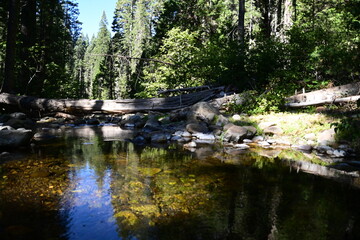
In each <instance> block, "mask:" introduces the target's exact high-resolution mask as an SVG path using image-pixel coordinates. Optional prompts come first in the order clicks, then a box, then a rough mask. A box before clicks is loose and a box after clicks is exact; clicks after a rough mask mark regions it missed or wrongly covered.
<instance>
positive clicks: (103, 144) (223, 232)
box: [0, 126, 360, 240]
mask: <svg viewBox="0 0 360 240" xmlns="http://www.w3.org/2000/svg"><path fill="white" fill-rule="evenodd" d="M108 128H109V129H107V130H106V131H105V130H104V129H105V128H101V127H97V128H89V127H84V128H78V129H73V130H71V131H65V132H62V133H61V134H59V136H58V138H57V139H56V140H54V141H53V142H51V143H46V144H45V143H44V144H42V145H39V146H37V147H35V148H33V149H31V150H23V151H22V152H21V153H20V154H17V155H14V156H12V157H11V158H10V159H8V160H6V161H3V162H2V163H1V165H0V238H1V239H30V240H31V239H48V240H50V239H51V240H53V239H69V240H75V239H94V240H97V239H107V240H111V239H360V236H359V235H360V208H359V206H358V205H359V204H358V202H359V199H360V188H359V186H358V185H359V183H358V182H359V181H358V178H357V177H355V175H354V176H351V175H345V176H343V175H342V174H341V173H339V172H335V173H334V170H333V169H330V168H327V167H324V166H318V165H314V166H318V168H319V169H320V170H319V171H321V173H322V174H319V173H316V171H313V172H311V173H310V172H309V171H306V172H305V171H303V170H302V169H303V168H301V166H303V165H304V164H305V163H304V162H301V163H302V164H299V161H300V160H302V159H293V160H294V161H288V160H284V159H283V158H280V157H275V158H271V157H270V158H269V157H264V156H261V155H257V154H254V153H249V152H246V151H239V152H238V153H236V154H230V155H229V154H227V153H226V152H225V151H224V150H223V148H220V147H219V146H214V145H204V146H203V147H201V148H199V149H197V151H195V152H190V151H186V150H183V149H182V147H181V146H180V145H176V144H170V145H159V146H148V145H144V146H136V145H134V144H132V143H131V142H128V141H124V140H125V138H126V137H127V135H128V134H129V133H128V132H123V133H120V134H117V136H121V137H119V138H114V131H117V130H118V128H115V127H114V128H112V127H109V126H108ZM107 132H110V133H111V137H108V136H107V134H106V133H107ZM299 158H301V156H299ZM315 168H317V167H315ZM324 172H325V174H324Z"/></svg>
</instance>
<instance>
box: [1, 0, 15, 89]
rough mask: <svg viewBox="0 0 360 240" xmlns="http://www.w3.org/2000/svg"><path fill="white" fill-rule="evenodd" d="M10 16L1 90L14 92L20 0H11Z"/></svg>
mask: <svg viewBox="0 0 360 240" xmlns="http://www.w3.org/2000/svg"><path fill="white" fill-rule="evenodd" d="M8 4H9V18H8V24H7V39H6V57H5V78H4V82H3V84H2V88H1V92H7V93H9V92H13V91H14V90H15V89H14V87H15V61H16V58H15V57H16V35H17V32H18V24H19V0H9V2H8Z"/></svg>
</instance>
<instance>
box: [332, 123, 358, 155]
mask: <svg viewBox="0 0 360 240" xmlns="http://www.w3.org/2000/svg"><path fill="white" fill-rule="evenodd" d="M331 126H333V127H335V132H336V138H337V140H345V141H350V140H351V143H352V144H353V147H354V148H355V149H356V150H357V151H360V120H359V119H356V118H352V117H346V118H343V119H341V120H340V122H337V123H332V124H331Z"/></svg>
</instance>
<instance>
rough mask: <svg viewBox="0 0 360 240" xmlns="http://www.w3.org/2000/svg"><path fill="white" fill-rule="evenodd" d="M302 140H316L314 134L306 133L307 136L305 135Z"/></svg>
mask: <svg viewBox="0 0 360 240" xmlns="http://www.w3.org/2000/svg"><path fill="white" fill-rule="evenodd" d="M304 138H305V139H306V140H315V139H316V135H315V133H308V134H305V136H304Z"/></svg>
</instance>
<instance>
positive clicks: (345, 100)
mask: <svg viewBox="0 0 360 240" xmlns="http://www.w3.org/2000/svg"><path fill="white" fill-rule="evenodd" d="M359 99H360V95H358V96H351V97H344V98H335V99H333V100H319V101H311V102H300V103H286V104H285V106H286V107H293V108H297V107H308V106H318V105H324V104H334V103H350V102H357V101H358V100H359Z"/></svg>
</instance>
